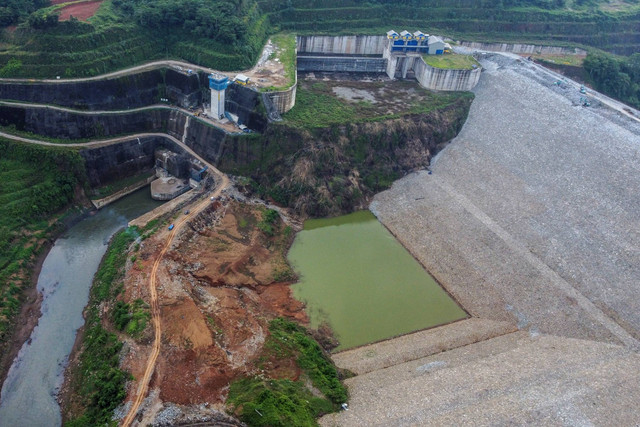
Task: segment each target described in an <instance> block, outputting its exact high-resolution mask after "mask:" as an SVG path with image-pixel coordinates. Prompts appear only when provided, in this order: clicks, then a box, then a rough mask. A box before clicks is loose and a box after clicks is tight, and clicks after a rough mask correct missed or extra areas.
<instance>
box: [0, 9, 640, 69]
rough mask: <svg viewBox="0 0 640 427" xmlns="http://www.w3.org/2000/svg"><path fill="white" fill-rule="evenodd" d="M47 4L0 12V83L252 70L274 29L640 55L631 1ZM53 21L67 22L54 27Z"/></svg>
mask: <svg viewBox="0 0 640 427" xmlns="http://www.w3.org/2000/svg"><path fill="white" fill-rule="evenodd" d="M82 1H84V0H81V3H82ZM86 1H89V0H86ZM53 3H56V4H54V5H52V6H48V7H44V8H40V9H38V10H36V11H35V12H33V13H31V14H27V13H28V12H29V11H31V10H33V8H31V9H25V12H24V13H23V15H21V16H19V17H16V16H14V15H12V16H7V17H3V15H2V11H0V25H2V24H4V25H9V24H14V25H12V26H8V27H5V29H4V30H3V31H2V33H1V35H0V77H49V78H51V77H54V76H61V77H83V76H94V75H98V74H102V73H105V72H108V71H113V70H116V69H121V68H125V67H127V66H131V65H136V64H139V63H141V62H145V61H150V60H154V59H164V58H171V59H182V60H186V61H189V62H193V63H196V64H199V65H204V66H207V67H211V68H215V69H218V70H241V69H246V68H249V67H250V66H251V65H253V64H254V63H255V61H256V59H257V56H258V54H259V52H260V50H261V48H262V46H263V44H264V42H265V40H266V38H267V36H268V34H270V33H274V32H277V31H279V30H292V31H295V32H298V33H330V34H339V33H344V34H346V33H349V34H354V33H363V34H381V33H384V32H386V31H387V30H388V29H389V27H396V28H397V29H401V28H408V29H411V28H414V29H416V28H421V29H423V30H428V31H429V32H432V33H439V34H444V35H448V36H453V37H457V38H463V39H469V40H478V41H507V42H508V41H518V42H532V43H543V44H550V43H553V44H572V45H576V44H577V45H581V46H591V47H596V48H600V49H603V50H606V51H610V52H613V53H617V54H622V55H630V54H632V53H634V52H637V51H640V25H639V24H640V2H639V1H638V0H625V1H622V0H607V1H605V0H591V1H584V0H554V1H551V0H506V1H501V2H493V1H492V2H489V1H483V2H477V1H473V0H453V1H444V0H427V1H413V0H410V1H406V2H403V3H402V4H398V3H397V2H391V1H389V0H378V1H375V2H370V1H368V2H365V1H363V0H346V1H338V0H315V1H312V2H309V1H303V0H287V1H285V0H236V1H233V2H224V1H211V2H206V1H204V0H194V1H187V0H162V1H157V2H153V1H150V0H104V1H103V2H102V3H101V4H100V7H99V9H98V10H97V11H96V13H95V15H93V16H91V17H89V18H86V21H81V20H78V19H72V18H69V17H68V16H67V15H68V13H66V12H65V11H64V10H63V8H64V7H67V6H65V3H60V2H59V1H54V2H53ZM57 3H60V4H57ZM93 3H95V2H93ZM38 4H40V3H38ZM75 4H76V3H74V5H75ZM34 7H37V6H34ZM57 15H59V16H60V19H67V20H65V21H64V22H58V18H57ZM5 18H6V19H5ZM82 19H85V18H82ZM16 22H17V23H18V25H17V26H16V25H15V24H16Z"/></svg>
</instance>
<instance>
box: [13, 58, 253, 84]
mask: <svg viewBox="0 0 640 427" xmlns="http://www.w3.org/2000/svg"><path fill="white" fill-rule="evenodd" d="M167 67H173V68H178V67H181V68H183V69H187V70H193V71H203V72H205V73H207V74H210V73H220V74H224V75H227V76H235V75H236V74H237V73H239V72H242V71H218V70H214V69H213V68H208V67H203V66H201V65H196V64H191V63H189V62H184V61H174V60H161V61H152V62H147V63H145V64H140V65H136V66H134V67H129V68H124V69H122V70H118V71H112V72H110V73H106V74H100V75H98V76H93V77H79V78H74V79H62V78H61V79H33V78H19V79H11V78H0V82H6V83H78V82H93V81H98V80H108V79H113V78H117V77H122V76H127V75H129V74H135V73H138V72H140V71H148V70H154V69H157V68H167Z"/></svg>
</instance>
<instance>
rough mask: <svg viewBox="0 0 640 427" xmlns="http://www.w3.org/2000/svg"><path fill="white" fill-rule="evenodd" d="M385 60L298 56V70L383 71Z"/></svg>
mask: <svg viewBox="0 0 640 427" xmlns="http://www.w3.org/2000/svg"><path fill="white" fill-rule="evenodd" d="M386 68H387V60H386V59H383V58H364V57H353V56H299V57H298V70H299V71H330V72H350V73H384V72H385V71H386Z"/></svg>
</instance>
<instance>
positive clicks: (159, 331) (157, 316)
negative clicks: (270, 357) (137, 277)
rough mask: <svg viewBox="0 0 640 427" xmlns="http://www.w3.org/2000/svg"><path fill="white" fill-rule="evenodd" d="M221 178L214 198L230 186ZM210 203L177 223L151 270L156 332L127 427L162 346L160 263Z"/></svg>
mask: <svg viewBox="0 0 640 427" xmlns="http://www.w3.org/2000/svg"><path fill="white" fill-rule="evenodd" d="M220 177H221V178H222V182H221V183H220V185H218V186H217V187H216V190H215V191H214V192H213V194H212V195H211V196H212V197H216V196H219V195H220V193H221V192H222V190H223V189H224V188H226V187H227V185H228V184H229V178H227V177H226V176H225V175H223V174H221V175H220ZM209 203H211V202H210V201H209V199H208V198H205V199H204V200H203V201H202V202H200V203H199V204H198V205H197V206H196V207H195V208H194V209H192V210H191V213H190V214H189V215H185V216H183V217H182V218H181V219H180V220H179V221H178V222H177V223H175V225H174V228H173V230H171V233H169V236H168V237H167V240H166V242H165V244H164V247H163V248H162V251H161V252H160V254H159V255H158V257H157V258H156V260H155V262H154V263H153V267H152V269H151V275H150V277H149V294H150V296H151V319H152V323H153V327H154V330H155V336H154V340H153V346H152V349H151V354H150V355H149V360H148V361H147V367H146V369H145V371H144V375H143V376H142V378H141V379H140V383H139V384H138V391H137V393H136V398H135V400H134V401H133V405H132V406H131V408H130V409H129V413H128V414H127V416H126V417H125V418H124V420H123V421H122V425H123V426H125V427H128V426H130V425H131V423H132V422H133V419H134V418H135V416H136V414H137V412H138V409H139V408H140V404H141V403H142V401H143V400H144V398H145V397H146V396H147V392H148V391H149V382H150V381H151V376H152V375H153V372H154V370H155V366H156V360H157V359H158V355H159V354H160V345H161V343H162V342H161V338H162V324H161V322H160V306H159V304H158V293H157V292H156V277H157V274H158V268H159V267H160V263H161V262H162V259H163V257H164V255H165V254H166V253H167V251H168V250H169V248H170V247H171V244H172V243H173V239H174V238H175V236H176V235H177V233H178V232H179V231H180V230H181V229H182V227H183V226H184V225H185V224H186V223H187V221H189V220H190V219H192V218H194V217H195V216H196V215H198V214H199V213H200V212H202V210H204V209H205V208H206V207H207V206H208V205H209Z"/></svg>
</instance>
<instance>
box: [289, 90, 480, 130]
mask: <svg viewBox="0 0 640 427" xmlns="http://www.w3.org/2000/svg"><path fill="white" fill-rule="evenodd" d="M344 86H348V85H346V84H344V83H340V82H315V83H311V84H309V83H306V82H305V83H300V84H299V85H298V89H297V93H296V105H295V107H294V108H292V109H291V110H290V111H289V112H287V113H286V114H284V116H283V118H284V119H285V123H286V124H287V125H289V126H293V127H297V128H301V129H303V128H307V129H308V128H321V127H327V126H331V125H342V124H349V123H364V122H379V121H382V120H389V119H394V118H398V117H402V116H404V115H408V114H427V113H429V112H431V111H434V110H437V109H439V108H443V107H445V106H447V105H451V104H452V103H454V102H455V101H456V100H457V99H459V97H461V96H463V97H464V96H468V95H461V94H459V93H453V94H437V93H434V92H431V91H428V90H426V89H422V88H420V87H419V86H417V85H415V84H413V83H411V82H398V83H397V84H394V85H393V86H391V85H389V84H382V83H373V84H368V85H363V86H362V88H359V87H356V88H355V89H356V90H360V91H365V92H370V93H372V94H373V95H374V96H375V97H376V100H375V101H370V100H366V99H365V98H364V97H363V96H361V97H359V98H360V99H355V98H353V99H351V100H349V99H345V98H343V97H339V96H336V92H339V91H340V90H341V88H342V87H344ZM383 88H384V90H383ZM410 89H412V90H416V91H417V92H418V94H417V95H416V96H411V95H410V94H409V93H408V92H409V90H410ZM380 94H383V95H380ZM408 95H409V96H408Z"/></svg>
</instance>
